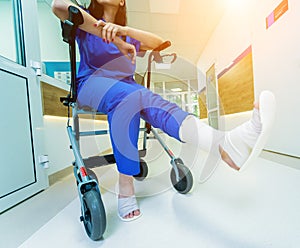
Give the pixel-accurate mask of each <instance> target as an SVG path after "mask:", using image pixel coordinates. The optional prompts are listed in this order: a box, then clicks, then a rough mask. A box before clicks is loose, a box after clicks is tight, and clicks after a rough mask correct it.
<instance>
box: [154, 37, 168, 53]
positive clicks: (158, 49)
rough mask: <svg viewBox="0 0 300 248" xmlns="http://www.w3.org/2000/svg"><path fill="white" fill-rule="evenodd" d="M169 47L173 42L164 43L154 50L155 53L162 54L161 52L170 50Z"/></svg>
mask: <svg viewBox="0 0 300 248" xmlns="http://www.w3.org/2000/svg"><path fill="white" fill-rule="evenodd" d="M169 46H171V41H168V40H167V41H165V42H164V43H162V44H161V45H159V46H158V47H156V48H154V49H153V51H155V52H160V51H162V50H164V49H166V48H168V47H169Z"/></svg>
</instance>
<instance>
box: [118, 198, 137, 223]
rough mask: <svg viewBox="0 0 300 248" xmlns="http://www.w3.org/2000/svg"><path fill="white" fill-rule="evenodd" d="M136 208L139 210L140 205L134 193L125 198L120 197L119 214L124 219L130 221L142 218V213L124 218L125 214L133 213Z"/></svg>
mask: <svg viewBox="0 0 300 248" xmlns="http://www.w3.org/2000/svg"><path fill="white" fill-rule="evenodd" d="M135 210H139V206H138V204H137V201H136V198H135V196H134V195H133V196H129V197H124V198H123V197H122V198H118V216H119V218H120V219H121V220H122V221H126V222H128V221H133V220H136V219H138V218H140V217H141V216H142V213H140V214H139V215H137V216H134V217H132V218H124V216H126V215H128V214H130V213H132V212H133V211H135Z"/></svg>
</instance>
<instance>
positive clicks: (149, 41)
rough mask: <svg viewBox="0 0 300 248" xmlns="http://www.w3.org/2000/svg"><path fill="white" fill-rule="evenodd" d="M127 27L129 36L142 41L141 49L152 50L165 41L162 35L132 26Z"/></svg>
mask: <svg viewBox="0 0 300 248" xmlns="http://www.w3.org/2000/svg"><path fill="white" fill-rule="evenodd" d="M125 28H126V29H127V31H126V33H127V35H128V36H130V37H131V38H134V39H136V40H138V41H140V42H141V50H152V49H154V48H156V47H158V46H159V45H161V44H162V43H163V42H164V40H163V39H162V38H161V37H159V36H158V35H155V34H153V33H150V32H147V31H143V30H139V29H135V28H131V27H125Z"/></svg>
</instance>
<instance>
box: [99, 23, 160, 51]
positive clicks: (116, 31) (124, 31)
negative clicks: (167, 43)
mask: <svg viewBox="0 0 300 248" xmlns="http://www.w3.org/2000/svg"><path fill="white" fill-rule="evenodd" d="M96 26H97V27H98V28H102V29H101V30H100V32H101V33H102V34H101V37H102V38H103V39H105V40H106V41H108V42H112V41H114V40H115V39H116V38H117V37H118V36H130V37H131V38H134V39H136V40H138V41H140V42H141V47H140V48H141V50H152V49H154V48H156V47H158V46H159V45H161V44H162V43H163V42H164V40H163V39H162V38H161V37H159V36H158V35H155V34H153V33H150V32H147V31H143V30H140V29H136V28H131V27H128V26H120V25H117V24H114V23H110V22H105V21H103V20H99V21H98V22H97V25H96Z"/></svg>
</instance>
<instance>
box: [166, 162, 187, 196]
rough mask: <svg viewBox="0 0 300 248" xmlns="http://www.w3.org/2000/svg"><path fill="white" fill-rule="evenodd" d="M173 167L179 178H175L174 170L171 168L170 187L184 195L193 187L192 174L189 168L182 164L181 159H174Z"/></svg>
mask: <svg viewBox="0 0 300 248" xmlns="http://www.w3.org/2000/svg"><path fill="white" fill-rule="evenodd" d="M175 165H176V168H177V170H178V174H179V178H177V177H176V172H175V169H174V168H172V170H171V175H170V176H171V182H172V185H173V187H174V188H175V189H176V190H177V191H178V192H179V193H180V194H186V193H188V192H189V191H190V190H191V188H192V187H193V176H192V173H191V172H190V170H189V168H188V167H186V166H185V165H184V164H183V162H182V160H181V159H176V160H175Z"/></svg>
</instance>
